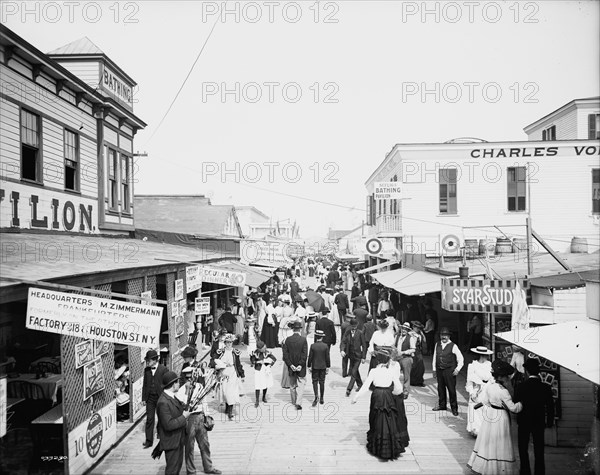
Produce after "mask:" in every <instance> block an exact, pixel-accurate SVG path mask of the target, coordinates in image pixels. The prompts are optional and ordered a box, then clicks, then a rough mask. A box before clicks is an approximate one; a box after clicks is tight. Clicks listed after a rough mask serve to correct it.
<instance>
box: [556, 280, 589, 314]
mask: <svg viewBox="0 0 600 475" xmlns="http://www.w3.org/2000/svg"><path fill="white" fill-rule="evenodd" d="M585 318H586V309H585V287H578V288H575V289H560V290H555V291H554V322H555V323H560V322H568V321H573V320H584V319H585Z"/></svg>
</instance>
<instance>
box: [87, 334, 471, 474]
mask: <svg viewBox="0 0 600 475" xmlns="http://www.w3.org/2000/svg"><path fill="white" fill-rule="evenodd" d="M338 333H339V328H338ZM242 352H243V358H242V361H243V362H244V363H245V369H246V376H247V377H246V381H245V384H244V388H245V390H246V395H245V396H244V397H242V399H241V403H240V407H239V408H237V411H236V412H237V414H236V418H235V419H234V420H233V421H229V420H228V419H227V418H226V417H225V416H224V415H223V414H222V408H221V409H219V408H218V407H217V405H216V403H215V402H214V400H213V401H212V402H211V403H210V405H211V409H213V410H214V417H215V421H216V424H215V428H214V430H213V431H212V432H211V433H210V434H209V438H210V445H211V452H212V459H213V462H214V466H215V467H216V468H218V469H220V470H222V471H223V473H226V474H234V473H236V474H238V473H239V474H262V475H265V474H275V473H278V474H279V473H305V474H313V473H319V474H338V473H339V474H342V473H343V474H353V473H366V474H367V473H373V474H385V473H428V474H429V473H432V474H434V473H439V474H451V473H469V470H468V469H467V467H466V462H467V460H468V458H469V455H470V452H471V450H472V447H473V443H474V441H473V439H472V438H471V437H470V436H469V435H468V434H467V432H466V430H465V427H466V419H465V415H464V412H465V411H466V402H465V400H464V398H462V396H460V397H459V404H460V411H461V415H459V417H454V416H452V415H451V414H450V413H444V414H439V413H436V412H433V411H431V407H433V406H434V405H435V402H436V400H437V395H436V392H435V385H433V380H432V379H431V373H430V372H428V373H426V378H429V379H428V380H427V381H426V383H427V384H428V386H427V387H425V388H412V390H411V391H412V394H411V396H410V397H409V398H408V399H407V400H406V410H407V416H408V421H409V422H408V424H409V433H410V437H411V442H410V446H409V447H408V448H407V450H406V452H405V453H404V454H403V455H402V456H401V457H400V458H399V459H398V460H396V461H388V462H383V461H379V460H378V459H377V458H375V457H373V456H371V455H370V454H369V453H368V452H367V450H366V431H367V429H368V412H369V398H370V396H369V394H365V395H364V396H363V397H362V398H361V399H359V401H358V403H357V404H354V405H353V404H351V403H350V398H347V397H346V395H345V388H346V385H347V383H348V379H347V378H342V377H341V369H340V368H341V356H340V353H339V346H337V345H336V346H334V347H333V348H332V354H331V356H332V370H331V371H330V373H329V375H328V376H327V380H326V389H325V404H324V405H320V404H319V405H317V406H316V407H314V408H313V407H312V406H311V402H312V400H313V391H312V384H311V383H310V382H309V383H308V384H307V385H306V388H305V392H304V399H303V402H302V406H303V410H302V411H297V410H296V409H295V408H294V407H293V406H292V405H291V404H290V397H289V390H284V389H282V388H281V387H280V385H279V379H280V376H281V371H282V368H283V363H282V362H281V349H276V350H274V354H275V356H277V358H278V362H277V364H276V365H275V368H274V375H275V380H276V383H275V386H274V387H273V388H272V389H271V390H270V392H269V394H268V399H269V403H267V404H263V403H262V402H261V405H260V406H259V408H255V407H254V380H253V378H254V375H253V371H252V369H251V368H250V366H249V365H248V364H247V363H248V357H247V354H246V352H245V351H244V349H243V347H242ZM367 368H368V366H367V364H365V365H362V366H361V374H362V375H363V378H364V377H366V374H367ZM143 426H144V424H143V422H142V423H140V424H138V426H137V427H135V428H134V429H133V431H132V432H131V433H130V434H129V435H128V436H127V437H126V438H125V439H124V440H123V441H122V442H121V443H120V444H119V445H118V446H117V447H116V448H115V449H113V451H112V452H111V453H109V454H108V455H107V456H106V458H105V459H104V460H103V461H102V462H101V463H100V464H99V465H98V466H97V467H96V468H95V469H94V470H93V471H92V473H94V474H119V475H121V474H142V473H143V474H149V475H150V474H159V473H164V466H165V465H164V457H161V459H160V460H159V461H155V460H152V458H151V457H150V449H148V450H143V449H142V442H143V440H144V436H143ZM196 460H197V464H196V465H197V468H198V467H199V468H200V471H199V473H202V472H201V467H202V463H201V460H200V455H199V454H198V453H197V454H196ZM182 473H185V466H184V468H183V470H182Z"/></svg>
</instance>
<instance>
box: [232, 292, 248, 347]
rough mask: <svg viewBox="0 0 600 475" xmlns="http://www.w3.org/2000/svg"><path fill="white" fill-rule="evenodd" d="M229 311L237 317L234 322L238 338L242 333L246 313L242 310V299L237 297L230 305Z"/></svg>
mask: <svg viewBox="0 0 600 475" xmlns="http://www.w3.org/2000/svg"><path fill="white" fill-rule="evenodd" d="M231 313H233V314H234V315H235V316H236V317H237V322H236V323H235V328H234V332H235V336H239V337H240V338H241V337H242V336H243V335H244V329H245V328H244V326H245V320H246V314H245V312H244V305H243V304H242V299H241V298H237V299H236V301H235V304H234V305H232V307H231Z"/></svg>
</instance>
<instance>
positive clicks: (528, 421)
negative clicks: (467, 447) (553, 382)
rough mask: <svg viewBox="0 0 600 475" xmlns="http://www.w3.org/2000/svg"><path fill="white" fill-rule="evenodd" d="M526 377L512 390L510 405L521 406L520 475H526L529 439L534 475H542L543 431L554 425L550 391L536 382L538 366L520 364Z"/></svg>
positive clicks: (530, 361)
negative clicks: (533, 461)
mask: <svg viewBox="0 0 600 475" xmlns="http://www.w3.org/2000/svg"><path fill="white" fill-rule="evenodd" d="M523 368H525V375H526V376H527V377H528V378H527V379H526V380H525V381H523V383H521V384H520V385H519V386H517V387H516V389H515V397H514V402H521V403H523V410H522V411H521V412H519V413H518V414H517V423H518V424H519V430H518V444H519V459H520V460H521V475H530V474H531V466H530V464H529V436H530V434H531V435H532V436H533V454H534V457H535V468H534V473H535V475H543V474H544V473H545V465H544V428H546V427H552V425H553V424H554V399H552V389H551V387H550V386H549V385H548V384H546V383H544V382H542V380H541V379H540V363H539V361H538V360H537V359H534V358H528V359H527V360H526V361H525V363H524V364H523Z"/></svg>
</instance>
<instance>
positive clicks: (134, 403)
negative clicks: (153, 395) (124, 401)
mask: <svg viewBox="0 0 600 475" xmlns="http://www.w3.org/2000/svg"><path fill="white" fill-rule="evenodd" d="M143 385H144V378H143V377H141V378H139V379H138V380H137V381H134V382H133V384H132V385H131V396H130V399H129V400H130V404H131V413H132V414H133V420H134V421H137V420H138V419H139V418H140V417H141V416H142V414H143V413H144V411H145V409H146V406H144V405H143V404H142V387H143Z"/></svg>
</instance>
